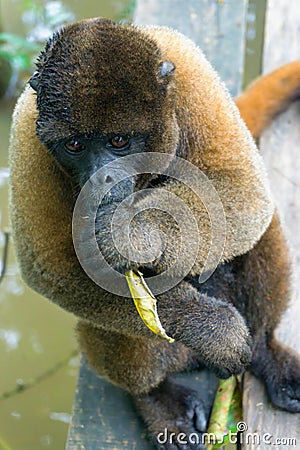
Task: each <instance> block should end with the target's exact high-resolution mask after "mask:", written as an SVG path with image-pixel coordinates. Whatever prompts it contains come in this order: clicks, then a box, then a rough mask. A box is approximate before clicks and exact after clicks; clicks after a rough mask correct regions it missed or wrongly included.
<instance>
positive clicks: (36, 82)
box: [28, 71, 40, 92]
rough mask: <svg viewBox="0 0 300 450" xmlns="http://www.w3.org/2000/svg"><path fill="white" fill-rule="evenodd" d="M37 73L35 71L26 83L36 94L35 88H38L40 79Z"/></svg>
mask: <svg viewBox="0 0 300 450" xmlns="http://www.w3.org/2000/svg"><path fill="white" fill-rule="evenodd" d="M39 75H40V74H39V72H38V71H36V72H34V74H33V75H32V77H31V78H30V79H29V81H28V83H29V86H31V87H32V89H33V90H34V91H35V92H36V91H37V88H38V85H39V81H40V79H39Z"/></svg>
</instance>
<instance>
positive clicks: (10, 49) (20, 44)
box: [0, 33, 40, 70]
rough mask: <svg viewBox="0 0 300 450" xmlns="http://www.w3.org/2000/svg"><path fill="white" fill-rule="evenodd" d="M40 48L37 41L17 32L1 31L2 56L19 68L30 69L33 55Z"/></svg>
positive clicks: (0, 47)
mask: <svg viewBox="0 0 300 450" xmlns="http://www.w3.org/2000/svg"><path fill="white" fill-rule="evenodd" d="M39 48H40V46H39V45H37V44H36V43H34V42H29V41H28V40H27V39H26V38H23V37H21V36H18V35H16V34H11V33H0V58H1V59H4V60H6V61H8V62H9V63H10V64H11V65H12V66H13V67H14V68H15V69H17V70H28V69H29V68H30V67H31V65H32V56H33V55H35V54H36V53H37V52H38V51H39Z"/></svg>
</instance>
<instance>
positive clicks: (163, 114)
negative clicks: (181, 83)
mask: <svg viewBox="0 0 300 450" xmlns="http://www.w3.org/2000/svg"><path fill="white" fill-rule="evenodd" d="M37 66H38V67H37V69H38V70H37V72H36V73H35V74H34V75H33V77H32V78H31V80H30V85H31V87H32V88H33V89H34V90H35V91H36V94H37V107H38V119H37V136H38V138H39V139H40V141H41V142H42V143H43V144H45V145H46V147H47V148H48V149H49V150H50V152H51V153H52V154H53V156H54V157H55V159H56V160H57V161H58V163H59V164H60V166H61V167H62V168H63V169H64V171H65V172H66V173H67V174H69V175H70V176H71V177H72V178H73V179H74V181H75V182H76V183H78V184H79V185H80V186H82V185H83V184H84V183H85V182H86V181H87V179H88V178H89V177H90V176H91V175H92V174H93V173H95V172H96V171H97V170H98V169H99V168H101V167H103V166H104V165H106V164H107V163H109V162H111V161H113V160H115V159H117V158H119V157H122V156H126V155H131V154H134V153H140V152H145V151H146V152H148V151H155V152H164V153H170V154H172V153H175V152H176V147H177V142H178V127H177V123H176V118H175V111H174V109H175V108H174V102H173V97H174V86H173V82H172V78H173V75H174V72H175V67H174V65H173V63H172V62H170V61H163V60H162V59H161V55H160V51H159V49H158V47H157V45H156V44H155V43H154V42H153V41H152V40H151V39H150V38H148V37H147V36H146V35H145V34H143V33H142V32H141V31H139V30H138V29H137V28H135V27H133V26H121V25H118V24H115V23H113V22H111V21H109V20H105V19H89V20H84V21H82V22H79V23H76V24H74V25H71V26H68V27H66V28H65V29H63V30H62V31H61V32H60V33H56V34H55V35H54V36H53V38H52V39H51V40H50V41H49V42H48V44H47V46H46V48H45V51H44V52H43V53H42V54H41V56H40V58H39V61H38V65H37ZM107 176H108V178H110V177H109V174H107Z"/></svg>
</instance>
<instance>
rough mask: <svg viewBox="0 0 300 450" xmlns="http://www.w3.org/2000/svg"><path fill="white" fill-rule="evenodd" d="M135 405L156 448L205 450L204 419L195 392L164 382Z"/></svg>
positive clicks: (165, 449)
mask: <svg viewBox="0 0 300 450" xmlns="http://www.w3.org/2000/svg"><path fill="white" fill-rule="evenodd" d="M135 403H136V406H137V408H138V410H139V412H140V414H141V416H142V417H143V419H144V421H145V422H146V424H147V427H148V431H149V433H150V438H151V440H152V442H154V445H156V448H157V449H159V450H178V449H180V450H204V449H205V446H204V444H203V436H202V433H203V432H205V431H206V428H207V416H206V413H205V410H204V405H203V402H202V400H201V399H200V398H199V394H198V393H197V392H196V391H194V390H192V389H189V388H187V387H184V386H181V385H179V384H176V383H174V382H173V381H171V380H168V379H167V380H165V381H164V382H163V383H161V385H160V386H159V387H158V388H156V389H153V390H152V391H151V392H150V393H149V394H146V395H144V396H140V397H136V398H135Z"/></svg>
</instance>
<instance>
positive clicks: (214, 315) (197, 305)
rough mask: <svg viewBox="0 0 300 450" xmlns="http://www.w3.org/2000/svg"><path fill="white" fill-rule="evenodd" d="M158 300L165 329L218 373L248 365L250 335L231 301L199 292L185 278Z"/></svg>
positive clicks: (223, 375)
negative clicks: (171, 302)
mask: <svg viewBox="0 0 300 450" xmlns="http://www.w3.org/2000/svg"><path fill="white" fill-rule="evenodd" d="M183 289H184V290H185V296H184V298H183V292H182V290H183ZM195 293H196V295H195ZM174 295H175V296H176V297H174ZM178 295H179V296H180V298H178V297H177V296H178ZM164 296H166V297H168V299H169V301H167V299H166V298H163V297H164ZM172 296H173V297H172ZM171 297H172V298H173V304H172V308H170V306H169V307H167V306H166V305H168V304H169V305H170V300H171ZM157 300H158V313H159V317H160V320H161V322H162V324H163V326H164V328H165V329H166V331H167V333H168V334H169V335H170V336H172V337H174V339H175V340H176V341H179V342H182V343H183V344H185V345H186V346H188V347H190V348H191V349H193V350H194V351H195V352H196V353H197V354H198V355H200V358H201V360H202V361H203V363H204V364H205V365H206V366H208V367H209V368H211V369H212V370H213V371H214V372H215V373H216V375H217V376H219V377H220V378H227V377H229V376H230V375H237V374H239V373H241V372H242V371H243V370H245V369H246V368H247V367H248V366H249V365H250V363H251V358H252V350H251V343H252V340H251V336H250V333H249V330H248V328H247V326H246V324H245V321H244V319H243V318H242V316H241V315H240V313H239V312H238V311H237V310H236V308H234V307H233V306H232V305H231V304H228V303H225V302H223V301H221V300H217V299H215V298H212V297H208V296H207V295H205V294H200V293H198V292H197V291H196V290H194V289H193V288H192V287H189V285H188V283H185V282H183V283H181V284H180V285H179V286H176V288H174V289H172V290H171V291H169V292H168V293H166V294H162V295H161V296H159V297H158V299H157ZM174 311H175V312H174Z"/></svg>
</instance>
